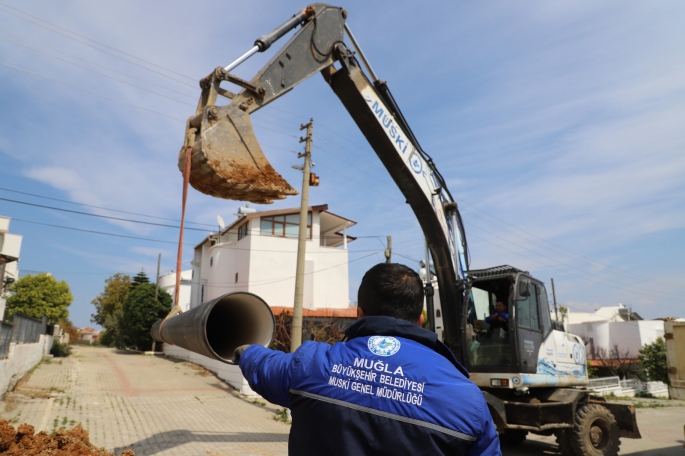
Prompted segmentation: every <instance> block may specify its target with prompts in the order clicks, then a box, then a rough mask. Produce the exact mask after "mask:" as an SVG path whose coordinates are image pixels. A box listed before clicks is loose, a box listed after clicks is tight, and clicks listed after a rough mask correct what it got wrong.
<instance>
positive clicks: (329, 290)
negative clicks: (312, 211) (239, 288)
mask: <svg viewBox="0 0 685 456" xmlns="http://www.w3.org/2000/svg"><path fill="white" fill-rule="evenodd" d="M313 234H314V239H312V240H308V241H307V249H306V254H305V281H304V301H303V306H304V308H305V309H315V308H334V309H336V308H337V309H346V308H347V307H349V305H350V301H349V290H348V267H347V261H348V251H347V250H344V249H341V248H332V247H323V246H320V245H319V240H318V234H317V232H316V230H313ZM252 246H253V251H252V256H251V261H250V288H249V290H248V291H250V292H252V293H255V294H257V295H259V296H261V297H262V298H263V299H264V300H265V301H266V302H267V303H268V304H269V305H272V306H279V307H292V306H293V301H294V296H295V271H296V265H297V239H287V238H279V237H271V236H254V237H253V239H252Z"/></svg>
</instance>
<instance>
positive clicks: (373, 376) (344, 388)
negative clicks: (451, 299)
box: [240, 317, 501, 456]
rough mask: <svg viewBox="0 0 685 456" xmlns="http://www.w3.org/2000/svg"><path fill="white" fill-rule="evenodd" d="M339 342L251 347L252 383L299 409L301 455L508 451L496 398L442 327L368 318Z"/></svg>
mask: <svg viewBox="0 0 685 456" xmlns="http://www.w3.org/2000/svg"><path fill="white" fill-rule="evenodd" d="M345 334H346V336H347V337H346V339H347V340H346V341H344V342H339V343H337V344H334V345H328V344H325V343H318V342H305V343H304V344H303V345H302V346H301V347H300V348H298V349H297V351H295V353H288V354H286V353H282V352H279V351H274V350H270V349H267V348H264V347H261V346H258V345H252V346H250V347H249V348H247V349H246V350H245V351H244V353H243V354H242V357H241V359H240V369H241V370H242V372H243V375H244V376H245V378H246V379H247V381H248V383H249V384H250V387H252V389H253V390H254V391H256V392H257V393H259V394H260V395H262V396H263V397H264V398H265V399H267V400H268V401H270V402H273V403H275V404H278V405H281V406H283V407H288V408H290V410H291V413H292V427H291V431H290V439H289V443H288V449H289V454H291V455H314V454H316V455H403V454H406V455H488V456H490V455H501V452H500V448H499V438H498V436H497V432H496V430H495V426H494V424H493V421H492V417H491V415H490V412H489V411H488V407H487V404H486V402H485V399H484V398H483V394H482V393H481V391H480V390H479V389H478V387H477V386H476V385H475V384H474V383H472V382H471V381H469V380H468V373H467V372H466V370H465V369H464V368H463V367H462V366H461V364H459V362H458V361H457V360H456V359H455V358H454V355H453V354H452V352H451V351H450V350H449V349H448V348H447V347H446V346H445V345H444V344H443V343H442V342H440V341H438V340H437V336H436V334H435V333H433V332H431V331H428V330H425V329H423V328H421V327H419V326H418V325H415V324H413V323H410V322H407V321H404V320H398V319H395V318H391V317H365V318H362V319H361V320H359V321H357V322H356V323H355V324H354V325H352V326H350V328H348V330H347V331H346V333H345Z"/></svg>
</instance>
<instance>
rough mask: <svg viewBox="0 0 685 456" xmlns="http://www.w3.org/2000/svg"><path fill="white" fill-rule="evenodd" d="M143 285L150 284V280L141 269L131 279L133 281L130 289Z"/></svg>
mask: <svg viewBox="0 0 685 456" xmlns="http://www.w3.org/2000/svg"><path fill="white" fill-rule="evenodd" d="M144 283H150V278H149V277H148V276H147V274H145V269H141V270H140V272H139V273H138V274H136V276H135V277H134V278H133V281H132V282H131V289H133V288H135V287H137V286H138V285H142V284H144Z"/></svg>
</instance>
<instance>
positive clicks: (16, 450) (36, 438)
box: [0, 420, 135, 456]
mask: <svg viewBox="0 0 685 456" xmlns="http://www.w3.org/2000/svg"><path fill="white" fill-rule="evenodd" d="M0 454H2V455H22V456H38V455H45V456H47V455H50V456H113V455H112V453H110V452H108V451H106V450H105V449H104V448H98V447H96V446H95V445H93V444H91V443H90V442H89V441H88V431H86V430H85V429H83V428H82V427H81V425H80V424H78V425H76V427H74V428H73V429H71V430H68V431H67V430H64V429H60V430H58V431H57V432H56V433H55V434H46V433H45V431H41V432H39V433H38V434H35V429H34V427H33V426H31V425H30V424H21V425H19V427H17V430H16V431H15V430H14V427H12V425H11V424H9V423H8V422H7V421H6V420H0ZM121 456H135V453H134V452H133V451H131V450H126V451H124V452H123V453H122V454H121Z"/></svg>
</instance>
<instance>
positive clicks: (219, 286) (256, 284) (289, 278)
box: [205, 250, 381, 289]
mask: <svg viewBox="0 0 685 456" xmlns="http://www.w3.org/2000/svg"><path fill="white" fill-rule="evenodd" d="M380 252H381V251H378V250H376V251H374V252H373V253H370V254H368V255H364V256H362V257H359V258H355V259H354V260H350V261H347V262H345V263H340V264H336V265H333V266H330V267H327V268H322V269H317V270H316V271H311V272H306V273H305V274H304V275H311V274H316V273H318V272H323V271H327V270H329V269H333V268H339V267H340V266H347V265H348V264H351V263H354V262H356V261H359V260H363V259H364V258H368V257H370V256H373V255H376V254H378V253H380ZM294 278H295V276H290V277H285V278H282V279H276V280H271V281H268V282H262V283H259V282H257V283H255V282H237V284H238V285H237V286H235V285H234V286H226V285H219V284H212V285H205V288H221V289H232V288H242V287H244V286H245V285H249V286H250V287H261V286H264V285H271V284H273V283H278V282H283V281H286V280H292V279H294ZM219 283H220V282H219Z"/></svg>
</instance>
